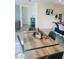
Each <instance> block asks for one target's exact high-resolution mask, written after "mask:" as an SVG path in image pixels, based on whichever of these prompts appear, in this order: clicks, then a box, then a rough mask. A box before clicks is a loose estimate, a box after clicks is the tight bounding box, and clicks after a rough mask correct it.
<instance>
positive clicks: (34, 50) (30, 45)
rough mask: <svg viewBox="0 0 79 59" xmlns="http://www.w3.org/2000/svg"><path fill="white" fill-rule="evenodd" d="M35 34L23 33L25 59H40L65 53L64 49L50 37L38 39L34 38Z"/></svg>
mask: <svg viewBox="0 0 79 59" xmlns="http://www.w3.org/2000/svg"><path fill="white" fill-rule="evenodd" d="M33 33H34V32H30V31H29V32H23V40H24V55H25V59H38V58H40V57H44V56H49V55H53V54H57V53H61V52H64V48H63V47H61V46H60V44H59V43H58V42H56V41H55V40H53V39H51V38H50V37H48V38H46V39H45V38H44V39H37V38H35V37H34V36H33Z"/></svg>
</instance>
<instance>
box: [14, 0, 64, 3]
mask: <svg viewBox="0 0 79 59" xmlns="http://www.w3.org/2000/svg"><path fill="white" fill-rule="evenodd" d="M15 3H16V4H29V3H60V4H64V0H15Z"/></svg>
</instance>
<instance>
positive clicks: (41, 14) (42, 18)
mask: <svg viewBox="0 0 79 59" xmlns="http://www.w3.org/2000/svg"><path fill="white" fill-rule="evenodd" d="M46 9H53V11H54V14H53V15H46V13H45V11H46ZM37 13H38V14H37V27H39V28H42V29H49V28H51V27H52V22H53V21H54V20H55V18H54V16H55V14H59V13H62V14H64V9H63V6H62V5H59V4H38V11H37Z"/></svg>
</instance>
